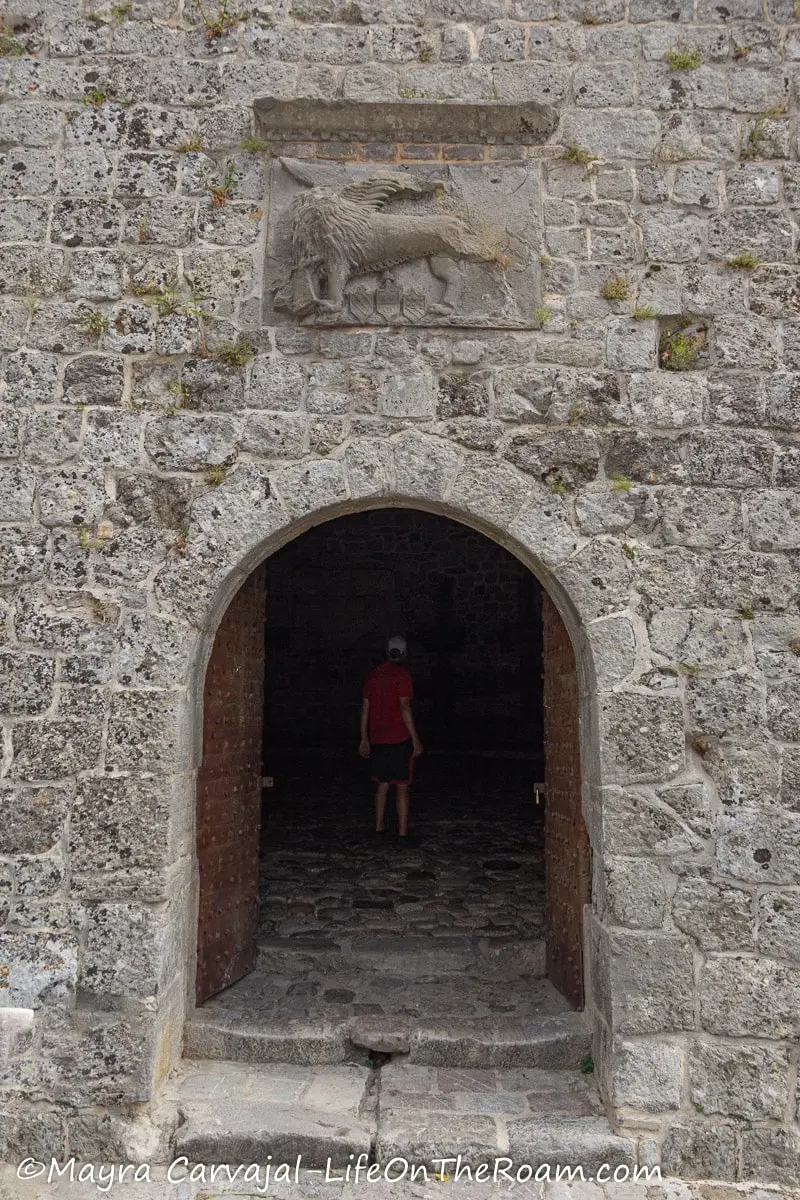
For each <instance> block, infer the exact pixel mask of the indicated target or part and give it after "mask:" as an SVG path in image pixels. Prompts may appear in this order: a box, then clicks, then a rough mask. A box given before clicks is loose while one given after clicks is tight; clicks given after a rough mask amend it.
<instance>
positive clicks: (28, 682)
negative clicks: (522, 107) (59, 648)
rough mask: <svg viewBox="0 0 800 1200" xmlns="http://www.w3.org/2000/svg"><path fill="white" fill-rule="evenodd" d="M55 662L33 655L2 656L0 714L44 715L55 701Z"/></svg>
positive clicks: (0, 663) (0, 655) (0, 656)
mask: <svg viewBox="0 0 800 1200" xmlns="http://www.w3.org/2000/svg"><path fill="white" fill-rule="evenodd" d="M54 679H55V663H54V662H53V661H52V660H51V659H47V658H38V657H34V656H33V655H30V654H0V715H2V716H5V717H8V716H22V715H31V714H32V713H40V712H44V710H45V709H47V708H48V707H49V706H50V704H51V702H52V700H53V682H54Z"/></svg>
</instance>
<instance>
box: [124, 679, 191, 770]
mask: <svg viewBox="0 0 800 1200" xmlns="http://www.w3.org/2000/svg"><path fill="white" fill-rule="evenodd" d="M177 707H178V706H177V698H176V696H175V694H174V693H172V692H166V691H151V692H148V691H138V692H137V691H129V692H119V693H118V694H117V695H116V696H115V697H114V699H113V700H112V703H111V716H110V719H109V724H108V746H107V749H106V765H107V766H109V767H111V768H112V769H114V768H115V769H117V770H123V771H124V770H132V769H137V770H139V771H141V772H147V773H154V772H159V771H162V770H169V769H170V767H172V766H174V765H175V763H176V762H178V763H180V762H181V758H182V743H181V738H180V733H179V728H178V717H177Z"/></svg>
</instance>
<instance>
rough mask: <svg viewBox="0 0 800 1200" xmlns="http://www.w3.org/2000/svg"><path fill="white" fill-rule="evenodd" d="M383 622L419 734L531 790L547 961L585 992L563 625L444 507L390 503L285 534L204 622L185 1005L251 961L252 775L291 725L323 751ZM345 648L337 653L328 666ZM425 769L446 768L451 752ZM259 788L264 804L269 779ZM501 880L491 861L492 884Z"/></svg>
mask: <svg viewBox="0 0 800 1200" xmlns="http://www.w3.org/2000/svg"><path fill="white" fill-rule="evenodd" d="M271 579H272V581H273V583H272V585H271V583H270V580H271ZM512 593H513V597H512ZM309 597H311V601H312V602H311V604H309ZM412 597H414V598H415V599H414V600H413V601H412ZM300 601H303V603H304V605H305V607H304V608H303V603H300V608H301V609H303V611H302V612H298V603H299V602H300ZM512 601H513V602H512ZM504 605H505V607H504ZM265 615H266V621H267V636H266V647H267V654H266V657H267V662H266V671H265V638H264V619H265ZM309 620H310V621H311V622H312V623H313V625H314V629H313V630H310V629H309V628H308V622H309ZM270 622H271V623H272V625H270ZM390 627H391V628H395V627H399V628H403V629H404V631H405V632H406V633H408V634H410V641H411V645H412V649H413V651H414V653H415V655H416V668H417V672H418V674H419V676H420V682H421V684H422V688H421V696H420V705H421V708H422V716H421V719H422V725H423V728H425V729H426V731H428V732H430V734H431V739H432V743H433V745H435V746H439V747H442V746H444V748H445V750H449V752H450V756H451V759H453V758H459V757H460V759H461V760H463V758H464V756H465V755H469V756H470V762H471V763H474V762H477V761H478V759H477V757H476V755H478V754H482V755H483V756H484V759H483V767H484V769H486V756H487V755H488V756H490V758H491V756H493V758H491V763H490V769H489V775H491V774H492V771H493V772H494V779H495V781H497V780H499V779H502V780H503V781H504V783H503V786H502V787H501V789H500V791H501V793H502V791H503V790H504V789H505V790H506V791H512V790H514V789H515V788H516V790H517V793H518V794H517V795H516V796H515V799H516V800H517V801H521V800H523V799H524V802H525V803H527V804H528V805H529V806H530V809H531V812H532V811H533V807H532V806H533V805H534V804H535V803H536V800H535V796H536V793H537V791H538V792H539V793H540V799H541V800H543V801H544V804H543V806H542V807H543V809H544V827H545V828H544V830H543V831H542V832H544V834H545V840H546V854H545V856H544V859H545V864H546V882H545V880H544V879H543V880H542V884H543V887H542V891H543V892H544V891H546V897H547V902H546V913H545V912H543V913H542V917H543V918H544V920H545V924H546V947H547V950H546V958H547V962H546V966H547V974H548V976H549V978H550V979H551V980H552V982H553V983H554V984H555V986H556V987H557V988H558V989H559V991H560V992H561V993H563V995H564V996H566V997H567V999H568V1000H569V1002H570V1004H571V1005H573V1006H574V1007H577V1008H580V1007H582V1006H583V1000H584V994H583V955H582V942H583V911H584V905H585V904H586V903H588V900H589V891H590V871H589V848H588V839H587V836H586V830H585V826H584V823H583V817H582V814H581V771H580V748H579V740H580V728H579V689H578V679H577V672H576V664H575V657H574V652H573V649H572V644H571V641H570V638H569V634H568V633H567V630H566V628H565V626H564V624H563V622H562V620H561V618H560V616H559V614H558V612H557V610H556V608H555V606H554V604H553V603H552V601H551V600H550V597H549V596H548V594H547V592H546V591H545V589H544V588H542V587H541V585H540V584H539V582H538V580H537V579H536V578H535V576H534V575H533V574H532V572H530V570H529V569H528V568H527V567H526V566H525V565H523V564H522V563H521V562H520V561H519V560H518V559H517V558H515V557H514V556H513V555H511V554H510V553H509V552H508V551H506V550H505V549H503V548H502V547H500V546H499V545H498V544H497V543H496V542H494V541H492V540H490V539H489V538H487V537H485V536H484V535H482V534H479V533H477V532H475V531H473V530H472V529H470V528H468V527H467V526H465V525H464V524H461V523H458V522H455V521H453V520H452V519H446V518H445V517H443V516H434V515H431V514H429V513H422V512H419V511H415V510H410V509H404V508H391V509H386V508H383V509H380V510H377V511H375V510H373V511H369V512H362V513H360V514H358V515H355V516H345V517H342V518H340V519H338V520H333V521H329V522H327V523H326V524H323V525H320V526H317V527H316V528H315V529H313V530H312V531H311V532H309V533H308V534H307V535H304V536H301V537H299V538H297V539H296V540H294V541H292V542H290V543H289V544H288V545H287V546H286V547H285V548H284V549H283V550H279V551H278V552H277V553H276V554H275V555H274V556H273V557H272V558H270V559H268V560H267V561H266V563H263V564H261V565H260V566H259V567H258V568H256V570H255V571H253V572H252V574H251V575H250V576H249V577H248V578H247V579H246V581H245V583H244V584H243V586H242V587H241V588H240V590H239V592H238V593H237V594H236V596H235V597H234V598H233V600H232V601H231V603H230V605H229V607H228V609H227V611H226V613H225V615H224V617H223V619H222V622H221V624H220V626H219V629H218V632H217V635H216V639H215V642H214V646H213V650H212V653H211V657H210V660H209V665H208V670H207V673H206V680H205V694H204V733H203V758H202V764H201V768H200V772H199V776H198V820H197V831H198V861H199V874H200V901H199V922H198V972H197V989H196V995H197V1001H198V1003H202V1002H203V1001H204V1000H206V999H207V998H208V997H210V996H212V995H214V994H215V993H217V992H219V991H220V990H222V989H224V988H227V987H229V986H230V985H231V984H233V983H234V982H235V981H236V980H237V979H240V978H242V977H243V976H245V975H246V974H247V973H248V972H249V971H250V970H251V969H252V967H253V965H254V964H255V961H256V956H257V952H256V941H257V936H258V933H259V921H258V915H257V909H258V893H259V886H258V873H259V828H260V825H261V816H262V778H263V777H267V778H269V779H270V782H273V781H274V779H275V778H276V775H277V774H282V772H277V773H276V771H275V769H274V768H275V763H276V761H277V760H276V758H275V755H276V753H277V752H278V751H279V750H280V749H281V743H283V748H284V749H285V748H286V743H287V741H291V730H292V728H298V727H300V728H301V729H302V734H301V735H300V736H299V737H298V738H297V739H296V740H297V742H298V743H299V744H298V745H296V746H295V747H294V749H295V750H296V751H297V750H300V751H301V757H302V752H303V751H305V752H308V751H309V750H314V749H317V750H319V749H320V747H319V746H318V745H317V744H315V743H318V742H319V740H320V737H319V720H318V717H317V715H315V714H318V711H319V709H320V706H321V707H322V708H323V709H324V718H323V720H324V734H323V737H329V736H332V737H333V740H334V741H336V740H337V739H338V740H341V738H342V737H346V736H347V735H346V734H345V733H344V729H345V728H346V726H347V723H348V722H352V721H353V713H352V698H353V697H355V700H356V703H357V696H358V683H359V676H360V674H362V673H363V670H364V669H365V668H366V667H367V665H368V664H369V662H370V661H371V660H372V659H374V655H375V653H376V651H379V648H380V644H381V642H382V640H383V637H384V636H385V633H386V632H390V631H391V628H390ZM337 638H338V639H339V640H337ZM315 639H316V640H315ZM343 655H344V656H347V659H348V661H347V662H346V663H345V664H344V671H343V672H342V671H341V670H338V671H337V667H341V665H342V664H341V663H339V662H337V657H338V658H341V656H343ZM362 660H363V661H362ZM501 676H502V677H503V679H502V680H501V682H500V684H499V686H498V682H497V681H498V679H500V677H501ZM265 680H266V694H267V702H266V706H265V709H264V710H263V711H265V712H266V737H265V736H264V730H265V727H264V726H263V725H262V704H261V701H262V694H263V688H264V681H265ZM478 680H480V683H478V682H477V681H478ZM488 680H491V681H493V686H488V684H487V681H488ZM481 686H482V687H483V688H484V694H483V695H481V694H479V693H480V689H481ZM342 689H344V690H342ZM320 692H323V693H324V696H323V697H321V696H320V694H319V693H320ZM348 704H350V707H351V712H350V713H349V714H347V707H348ZM492 714H494V715H492ZM342 721H344V722H345V724H344V725H342ZM315 729H316V732H315ZM351 740H352V738H351ZM429 744H430V743H429ZM262 746H263V747H265V752H264V756H263V759H262ZM511 762H513V763H514V764H515V767H514V771H513V772H511V771H510V770H509V763H511ZM504 764H505V775H503V774H502V772H503V769H504ZM521 764H526V765H524V766H521ZM436 766H437V763H436V759H435V756H433V755H432V756H431V759H430V767H429V763H428V761H425V765H424V768H423V769H424V770H428V771H430V775H429V779H432V778H433V776H435V774H436ZM439 766H440V768H441V769H442V770H444V771H445V774H446V772H447V770H448V769H449V770H450V771H451V778H452V762H451V763H450V764H449V765H448V764H446V763H445V762H444V761H443V759H442V760H441V761H440V763H439ZM312 767H313V764H312ZM317 770H319V767H318V766H317ZM439 777H440V780H441V770H440V776H439ZM353 786H356V787H357V786H358V785H357V784H356V783H355V782H354V783H353ZM520 789H523V790H524V797H523V792H522V791H521V790H520ZM264 796H265V797H266V798H267V801H268V808H269V806H270V805H271V806H272V809H273V810H274V796H275V793H274V792H272V791H271V790H268V791H265V792H264ZM516 811H517V814H519V807H518V808H517V810H516ZM540 811H541V810H540ZM538 815H539V814H538V813H536V815H535V816H532V817H531V818H530V821H531V823H532V824H531V827H533V825H535V822H536V819H537V818H538ZM508 828H509V830H510V832H509V839H511V838H514V837H515V833H516V838H517V841H518V842H520V841H521V840H522V835H521V832H520V826H519V825H517V827H516V831H515V830H514V828H513V826H511V825H510V826H509V827H508ZM534 832H535V831H534ZM534 840H535V838H534ZM445 853H446V850H445ZM484 857H485V856H484ZM478 865H480V864H478ZM484 865H485V864H484ZM515 865H517V866H518V865H519V864H515ZM494 866H495V867H499V868H502V867H503V864H502V863H500V864H497V863H495V864H494ZM298 869H300V867H299V868H298ZM424 873H425V872H423V874H424ZM428 874H431V872H428ZM498 880H499V881H500V882H498ZM501 884H502V875H498V876H497V878H496V880H495V886H501ZM297 927H298V928H299V927H300V926H299V925H298V926H297ZM322 932H323V933H324V932H325V931H324V930H323V931H322ZM458 932H463V926H460V927H459V930H458ZM440 944H441V943H440Z"/></svg>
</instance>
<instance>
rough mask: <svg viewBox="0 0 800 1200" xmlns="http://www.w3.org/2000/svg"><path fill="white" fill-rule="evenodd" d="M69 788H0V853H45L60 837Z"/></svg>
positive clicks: (67, 804)
mask: <svg viewBox="0 0 800 1200" xmlns="http://www.w3.org/2000/svg"><path fill="white" fill-rule="evenodd" d="M69 800H70V788H68V787H41V788H12V787H9V786H8V785H4V786H3V787H2V789H0V811H1V812H2V814H3V836H2V841H0V853H3V854H44V853H46V852H47V851H48V850H51V849H52V847H53V846H54V845H55V844H56V843H57V842H58V841H59V840H60V839H61V837H62V834H63V831H64V825H65V821H66V816H67V812H68V808H69Z"/></svg>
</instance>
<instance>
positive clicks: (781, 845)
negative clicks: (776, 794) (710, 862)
mask: <svg viewBox="0 0 800 1200" xmlns="http://www.w3.org/2000/svg"><path fill="white" fill-rule="evenodd" d="M717 859H718V861H719V865H720V870H721V871H723V872H724V873H725V874H727V875H729V876H732V877H733V878H734V879H744V880H746V881H748V882H750V883H782V884H793V885H795V886H797V885H798V884H799V883H800V816H797V815H796V814H794V813H787V812H783V811H782V810H781V809H770V810H769V811H761V810H759V809H756V808H740V809H738V810H737V812H736V813H735V814H731V815H728V814H727V813H726V814H723V816H721V817H720V818H719V840H718V844H717Z"/></svg>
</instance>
